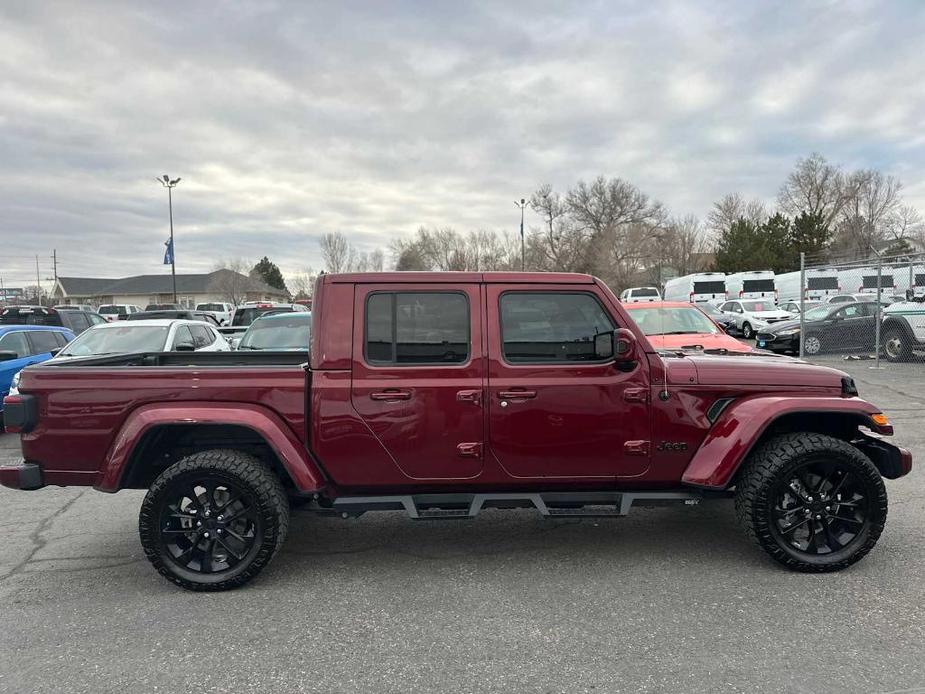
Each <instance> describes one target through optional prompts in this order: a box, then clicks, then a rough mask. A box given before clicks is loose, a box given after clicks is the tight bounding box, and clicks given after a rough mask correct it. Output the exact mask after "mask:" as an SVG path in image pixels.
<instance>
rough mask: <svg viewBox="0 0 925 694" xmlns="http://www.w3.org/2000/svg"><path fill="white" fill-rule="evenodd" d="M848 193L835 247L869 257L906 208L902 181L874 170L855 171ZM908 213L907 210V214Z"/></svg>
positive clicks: (847, 186) (848, 183)
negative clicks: (903, 200)
mask: <svg viewBox="0 0 925 694" xmlns="http://www.w3.org/2000/svg"><path fill="white" fill-rule="evenodd" d="M846 189H847V196H846V201H845V204H844V206H843V207H842V210H841V214H840V216H839V221H838V226H837V230H836V242H835V246H836V248H837V249H838V250H840V251H842V252H846V253H853V254H854V255H856V256H858V257H864V256H866V255H867V254H868V253H869V251H870V248H871V247H872V246H876V245H877V244H879V243H880V242H881V241H883V240H885V239H886V238H887V235H888V234H889V233H890V228H891V225H892V224H895V223H896V220H897V219H901V217H900V215H902V214H904V213H902V212H901V210H902V207H903V206H902V195H901V191H902V183H901V182H900V181H899V179H897V178H894V177H893V176H884V175H883V174H882V173H881V172H879V171H875V170H873V169H862V170H859V171H855V172H854V173H852V174H851V175H850V176H848V178H847V183H846ZM905 214H907V213H905Z"/></svg>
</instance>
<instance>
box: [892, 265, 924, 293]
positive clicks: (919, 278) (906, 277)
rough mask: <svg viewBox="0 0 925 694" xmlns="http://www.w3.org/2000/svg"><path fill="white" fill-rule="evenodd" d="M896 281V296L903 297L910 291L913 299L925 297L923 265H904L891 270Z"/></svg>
mask: <svg viewBox="0 0 925 694" xmlns="http://www.w3.org/2000/svg"><path fill="white" fill-rule="evenodd" d="M891 269H892V271H893V278H894V279H895V280H896V288H895V289H896V291H895V293H896V294H901V295H903V296H905V294H906V290H908V289H911V290H912V295H913V296H914V297H923V296H925V265H912V266H909V265H904V266H900V267H894V268H891Z"/></svg>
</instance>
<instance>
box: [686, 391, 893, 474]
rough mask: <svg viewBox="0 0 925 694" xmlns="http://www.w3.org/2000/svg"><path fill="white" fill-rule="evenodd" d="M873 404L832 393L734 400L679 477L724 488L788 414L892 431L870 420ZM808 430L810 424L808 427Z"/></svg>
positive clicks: (761, 396)
mask: <svg viewBox="0 0 925 694" xmlns="http://www.w3.org/2000/svg"><path fill="white" fill-rule="evenodd" d="M879 411H880V410H878V409H877V408H876V407H874V406H873V405H871V404H870V403H869V402H867V401H865V400H861V399H860V398H845V397H838V396H835V395H832V396H813V395H806V396H791V395H787V396H774V395H753V396H749V397H746V398H742V399H741V400H736V401H735V402H733V403H732V404H731V405H729V406H728V407H727V408H726V409H725V410H723V413H722V414H721V415H720V416H719V418H718V419H717V420H716V422H715V423H714V424H713V426H712V427H711V428H710V431H709V432H708V433H707V436H706V438H704V440H703V443H701V444H700V448H698V449H697V452H696V453H695V454H694V457H693V458H692V459H691V462H690V463H688V466H687V468H686V469H685V471H684V475H683V476H682V478H681V479H682V481H683V482H684V483H685V484H689V485H693V486H696V487H706V488H709V489H725V488H726V487H727V486H728V485H729V483H730V482H731V481H732V478H733V476H734V475H735V473H736V470H738V469H739V466H740V465H741V464H742V462H743V461H744V460H745V458H746V456H747V455H748V454H749V452H750V451H751V450H752V448H753V447H754V445H755V444H756V443H757V442H758V440H759V439H760V438H761V435H762V434H763V433H764V432H765V431H766V430H767V429H768V427H770V426H771V425H772V424H773V423H774V422H775V421H777V420H779V419H780V418H781V417H784V416H786V415H791V414H806V415H807V416H809V417H812V416H813V415H827V414H835V415H839V416H842V417H853V418H855V419H856V420H857V421H858V423H860V424H864V425H865V426H867V427H869V428H870V429H871V430H873V431H883V432H884V433H892V431H886V430H885V429H884V428H881V427H879V426H878V425H877V424H876V423H874V421H873V420H872V419H871V416H872V415H874V414H876V413H878V412H879ZM809 429H812V426H811V425H810V426H809Z"/></svg>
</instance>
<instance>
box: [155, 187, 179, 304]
mask: <svg viewBox="0 0 925 694" xmlns="http://www.w3.org/2000/svg"><path fill="white" fill-rule="evenodd" d="M154 180H155V181H157V182H158V183H160V184H161V185H162V186H164V187H165V188H166V189H167V209H168V210H169V214H170V247H169V249H168V250H169V251H170V277H171V279H172V280H173V303H177V254H176V251H175V249H174V246H173V189H174V188H175V187H176V185H177V184H178V183H179V182H180V179H179V178H174V179H171V178H170V176H168V175H167V174H164V175H163V176H161V177H160V178H155V179H154Z"/></svg>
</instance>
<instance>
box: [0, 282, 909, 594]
mask: <svg viewBox="0 0 925 694" xmlns="http://www.w3.org/2000/svg"><path fill="white" fill-rule="evenodd" d="M313 309H314V310H313V312H312V330H311V348H310V352H309V351H305V352H301V353H300V352H293V351H288V352H270V351H264V350H258V351H247V352H215V353H203V352H175V353H148V354H123V355H111V356H101V357H92V358H87V359H75V360H68V361H63V362H60V363H58V362H57V361H56V360H52V361H50V362H46V363H44V364H41V365H37V366H31V367H28V368H26V369H25V370H24V371H23V372H22V377H21V380H20V384H19V392H15V393H12V394H11V395H9V396H7V397H6V398H5V399H4V415H5V418H6V426H7V431H13V432H20V433H21V440H22V452H23V458H24V459H23V461H22V462H21V463H20V464H18V465H13V466H6V467H0V482H2V483H3V484H4V485H6V486H8V487H13V488H16V489H38V488H41V487H43V486H45V485H92V486H93V487H95V488H96V489H98V490H100V491H103V492H116V491H118V490H120V489H146V490H148V491H147V495H146V496H145V499H144V501H143V502H142V505H141V512H140V518H139V531H140V535H141V544H142V547H143V548H144V551H145V554H146V555H147V557H148V559H149V560H150V561H151V563H152V564H153V565H154V567H155V568H156V569H157V571H159V572H160V573H161V574H162V575H164V576H165V577H166V578H167V579H169V580H170V581H173V582H174V583H176V584H178V585H180V586H183V587H185V588H189V589H194V590H223V589H227V588H234V587H236V586H240V585H243V584H244V583H246V582H247V581H249V580H250V579H252V578H253V577H254V576H255V575H256V574H257V573H258V572H259V571H260V570H261V569H262V568H263V567H264V566H266V564H267V563H268V562H269V561H270V560H271V559H272V557H273V556H274V555H275V554H276V553H277V552H278V550H279V548H280V547H281V546H282V544H283V540H284V538H285V535H286V532H287V530H288V528H289V513H290V500H291V499H292V498H299V499H300V500H301V501H302V502H303V504H302V508H303V509H306V510H308V511H313V512H315V513H319V514H331V515H336V516H339V517H342V518H351V517H355V516H358V515H360V514H362V513H365V512H367V511H372V510H387V511H394V510H403V511H405V512H406V513H407V514H408V515H409V516H411V517H412V518H416V519H423V518H428V519H446V518H471V517H473V516H476V515H477V514H478V513H479V512H480V511H481V510H482V509H485V508H492V507H495V508H499V507H500V508H517V507H526V508H533V509H535V510H536V511H538V512H539V513H540V514H542V515H544V516H551V517H556V516H567V517H576V516H593V517H598V516H602V515H603V516H620V515H625V514H626V513H627V512H628V511H629V510H630V508H631V507H632V506H634V505H638V504H650V503H656V504H657V503H666V502H674V503H681V504H698V503H701V502H706V501H708V500H714V499H723V498H730V497H733V498H734V499H735V504H736V509H737V512H738V517H739V519H740V521H741V522H742V524H743V525H744V526H745V529H746V531H747V532H748V534H749V535H750V536H751V537H752V538H754V540H755V541H756V542H757V543H758V544H760V545H761V546H762V547H763V548H764V550H765V551H766V552H767V553H768V554H770V556H771V557H773V558H774V559H775V560H777V561H778V562H780V563H781V564H783V565H785V566H787V567H789V568H792V569H795V570H799V571H810V572H819V571H834V570H837V569H841V568H844V567H846V566H849V565H850V564H853V563H854V562H856V561H858V560H859V559H861V558H862V557H863V556H864V555H865V554H867V552H868V551H870V549H871V548H872V547H873V546H874V544H875V543H876V541H877V539H878V537H879V536H880V533H881V532H882V530H883V527H884V523H885V521H886V513H887V498H886V491H885V488H884V484H883V479H882V478H883V477H887V478H890V479H892V478H897V477H901V476H903V475H905V474H907V473H908V472H909V471H910V470H911V468H912V457H911V455H910V454H909V452H908V451H906V450H904V449H902V448H899V447H897V446H894V445H893V444H891V443H888V442H887V440H886V439H885V438H884V437H885V436H888V435H890V434H892V431H893V429H892V427H891V426H890V424H889V422H888V421H887V420H886V417H884V415H883V414H881V413H880V411H879V410H878V408H877V407H875V406H874V405H871V404H870V403H868V402H866V401H864V400H862V399H860V398H859V397H858V394H857V389H856V388H855V385H854V382H853V381H852V380H851V378H850V377H848V376H847V375H846V374H844V373H842V372H841V371H836V370H834V369H830V368H826V367H823V366H817V365H813V364H807V363H803V362H799V361H796V360H793V359H790V358H788V357H776V356H763V355H761V354H758V355H755V354H741V353H738V354H737V353H733V354H730V355H714V354H704V353H701V352H690V351H687V352H681V351H672V352H666V351H662V352H659V351H656V349H655V348H654V346H653V345H652V343H651V342H650V341H649V339H648V338H647V337H646V335H645V334H644V333H643V332H642V331H641V330H640V329H639V327H638V326H637V325H636V323H635V322H634V321H633V320H632V319H631V318H630V317H629V315H628V314H627V311H626V310H625V308H624V307H623V306H622V305H621V304H620V302H619V301H618V300H617V298H616V297H615V296H614V295H613V294H612V293H611V292H610V290H609V289H608V288H607V287H606V286H605V285H604V284H603V283H602V282H600V281H598V280H596V279H595V278H593V277H589V276H587V275H572V274H554V273H550V274H539V273H484V274H483V273H414V272H397V273H364V274H346V275H323V276H322V277H320V278H319V279H318V282H317V284H316V287H315V293H314V305H313ZM308 347H309V345H306V349H308ZM41 499H42V497H37V498H36V503H41Z"/></svg>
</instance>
